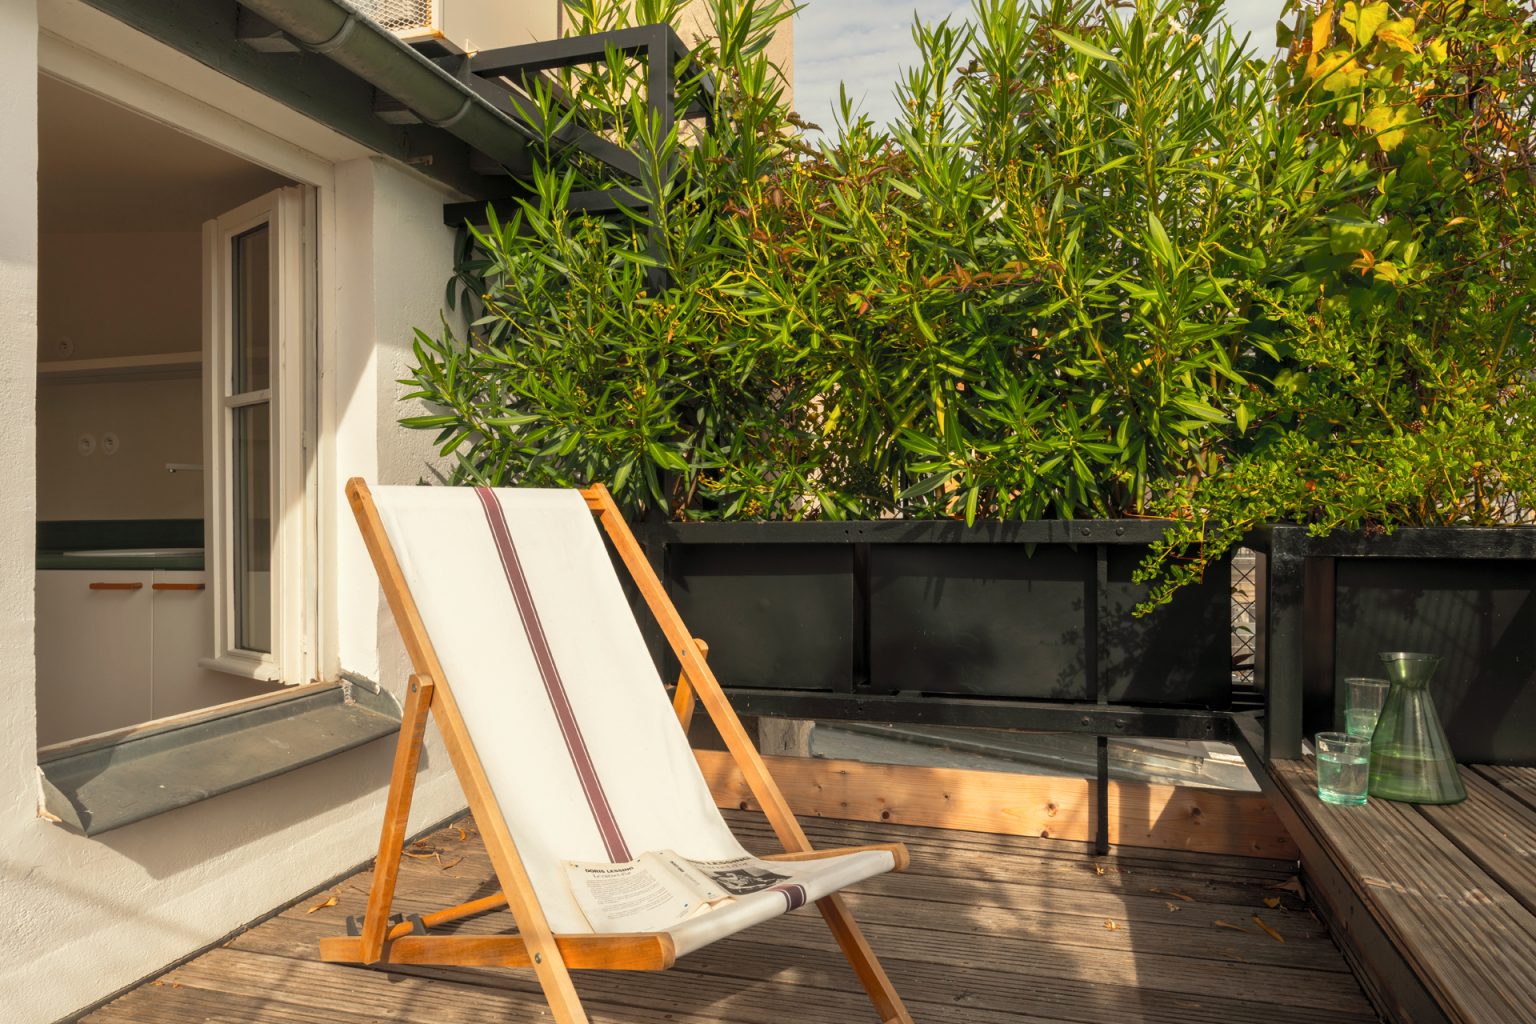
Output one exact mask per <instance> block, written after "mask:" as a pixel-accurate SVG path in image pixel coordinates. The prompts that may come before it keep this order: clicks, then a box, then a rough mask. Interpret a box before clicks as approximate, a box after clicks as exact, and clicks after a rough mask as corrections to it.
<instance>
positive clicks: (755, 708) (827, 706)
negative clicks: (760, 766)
mask: <svg viewBox="0 0 1536 1024" xmlns="http://www.w3.org/2000/svg"><path fill="white" fill-rule="evenodd" d="M726 695H727V696H728V697H730V699H731V704H732V705H733V706H734V707H735V708H736V711H737V713H739V714H742V715H756V716H762V717H779V718H811V719H817V718H819V719H828V720H842V721H850V720H851V721H860V722H890V723H897V724H902V725H953V726H968V727H972V728H982V729H1010V730H1014V731H1017V732H1065V733H1077V734H1079V735H1081V734H1087V735H1091V736H1128V737H1129V736H1134V737H1142V738H1147V739H1180V740H1210V741H1217V742H1225V741H1227V740H1229V739H1230V738H1231V733H1232V724H1231V716H1230V715H1228V714H1226V713H1224V712H1220V711H1202V710H1195V709H1188V708H1158V707H1144V706H1140V705H1134V706H1133V705H1129V704H1097V703H1094V704H1085V703H1072V702H1068V701H1061V702H1056V701H1022V700H976V699H967V698H954V697H944V698H943V699H935V698H932V697H924V696H921V695H919V694H895V695H890V696H881V695H874V694H846V693H828V692H808V691H804V690H757V689H735V688H727V690H726Z"/></svg>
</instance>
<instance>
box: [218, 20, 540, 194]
mask: <svg viewBox="0 0 1536 1024" xmlns="http://www.w3.org/2000/svg"><path fill="white" fill-rule="evenodd" d="M239 3H240V4H241V6H243V7H245V8H247V9H249V10H251V11H253V12H254V13H256V14H258V15H260V16H261V17H263V18H265V19H266V20H267V21H269V22H271V23H272V24H273V25H276V26H277V27H278V28H280V29H282V30H283V32H285V33H287V34H288V35H289V36H292V37H293V38H294V39H295V40H296V41H297V42H298V43H299V45H301V46H303V47H304V48H305V49H306V50H309V51H310V52H312V53H318V54H321V55H322V56H325V57H328V58H330V59H331V60H333V61H335V62H336V63H337V64H340V65H341V66H342V67H344V68H346V69H347V70H348V71H351V72H352V73H353V74H355V75H357V76H358V77H359V78H361V79H363V80H364V81H366V82H368V83H369V84H370V85H372V86H373V87H374V88H376V89H378V90H379V91H380V92H382V93H385V94H386V95H389V96H391V97H393V98H394V99H396V100H399V101H400V102H401V103H402V104H404V105H405V106H406V107H407V108H409V109H410V110H411V111H412V112H414V113H415V114H416V116H418V117H420V118H421V119H422V121H424V122H425V123H427V124H429V125H432V126H434V127H437V128H441V129H443V130H444V131H446V132H449V133H450V134H452V135H454V136H456V137H458V138H460V139H462V140H464V141H465V142H467V143H468V144H469V145H470V146H471V147H473V148H474V149H476V150H478V151H479V152H481V153H484V154H485V155H486V156H489V157H491V158H492V159H493V160H496V161H497V162H498V163H501V164H502V165H504V166H506V167H507V168H509V169H511V170H514V171H516V170H519V169H521V168H523V167H524V166H525V165H526V163H527V155H526V149H527V140H528V138H529V137H530V136H531V132H530V131H529V129H528V128H527V127H526V126H524V125H520V124H518V123H517V122H516V121H514V120H513V119H512V118H510V117H507V116H506V115H505V114H503V113H502V112H501V111H499V110H497V109H496V108H495V107H494V106H492V105H491V104H490V103H489V102H487V101H486V100H485V99H484V98H483V97H481V96H479V95H477V94H476V93H475V92H474V91H473V90H472V89H470V88H469V87H468V86H467V85H465V84H464V83H463V82H460V81H459V80H458V79H456V78H454V77H453V76H452V75H450V74H449V73H448V72H447V71H445V70H443V69H442V68H440V67H438V66H437V65H436V64H434V63H432V61H430V60H428V59H427V58H426V57H424V56H422V55H421V54H420V53H417V52H416V51H415V50H413V49H411V48H410V47H409V46H406V45H405V44H404V43H402V42H400V40H398V39H396V38H395V37H394V36H393V35H391V34H390V33H389V32H387V31H386V30H384V29H383V28H380V27H379V26H378V25H377V24H375V23H374V22H372V21H370V20H368V18H366V17H364V16H363V15H362V14H360V13H359V12H358V11H357V10H356V9H355V8H354V7H352V5H351V4H349V3H347V2H346V0H239Z"/></svg>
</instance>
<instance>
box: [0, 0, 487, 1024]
mask: <svg viewBox="0 0 1536 1024" xmlns="http://www.w3.org/2000/svg"><path fill="white" fill-rule="evenodd" d="M43 7H44V16H45V27H48V28H50V29H51V31H52V32H56V33H58V35H60V36H63V37H65V38H67V39H68V40H69V41H70V42H69V44H68V45H67V46H66V45H63V44H61V43H60V42H59V41H58V39H57V38H54V37H53V36H51V35H50V36H49V37H45V39H44V44H45V45H44V50H45V52H46V53H47V54H48V55H49V56H48V60H49V67H50V69H51V70H52V71H54V72H55V73H62V72H64V71H68V72H69V74H71V75H78V76H79V77H80V79H90V80H91V81H92V82H94V84H95V87H96V88H98V89H99V90H101V91H104V92H110V94H111V95H113V96H114V97H116V98H118V99H119V100H120V101H122V102H133V101H135V100H144V101H146V102H148V101H151V100H153V101H154V102H155V103H156V104H163V109H162V113H164V114H165V116H167V117H170V116H171V114H172V113H174V114H175V118H176V119H177V120H179V121H180V122H181V123H191V124H195V125H197V126H199V127H200V131H201V133H202V134H204V135H205V137H208V138H210V139H214V140H218V139H222V140H223V141H224V142H225V143H226V144H228V145H231V146H233V145H234V143H235V141H236V140H258V141H260V142H261V145H260V146H259V148H260V149H261V151H262V153H263V154H265V159H266V160H267V162H269V164H270V165H272V166H273V167H274V169H275V170H278V171H280V172H282V173H284V174H287V175H289V176H290V177H293V178H295V179H297V180H302V181H307V182H310V183H312V184H315V185H317V186H319V187H320V188H321V190H322V191H321V206H322V211H323V212H322V220H323V221H324V222H325V224H326V228H325V230H326V237H327V238H330V239H334V241H333V242H332V243H331V244H329V245H327V244H325V243H322V259H323V261H324V263H323V265H322V268H321V289H322V291H321V295H320V305H321V315H322V320H323V326H322V339H323V344H322V347H323V349H324V352H325V357H324V358H325V359H326V360H327V362H326V365H325V368H324V371H325V372H324V379H323V381H322V391H323V394H324V396H326V397H324V398H323V399H322V401H323V402H324V403H326V404H327V408H326V409H325V410H324V411H323V412H322V415H323V417H324V421H325V422H330V423H332V424H333V425H334V426H335V427H336V437H335V442H334V445H333V444H332V442H331V440H330V439H328V438H327V439H322V455H323V456H325V457H327V463H328V468H327V470H326V473H325V476H326V478H327V481H328V483H327V485H326V486H328V487H330V486H332V485H336V486H339V484H337V481H338V480H344V479H345V476H346V475H348V474H350V473H352V472H355V471H363V472H366V473H367V475H368V476H369V477H370V478H377V477H378V476H379V475H380V474H383V475H384V476H385V478H386V479H387V480H389V481H391V482H396V481H404V480H414V479H415V478H416V477H417V476H418V475H419V474H420V472H421V469H420V467H421V466H422V465H423V463H424V454H425V453H426V452H427V450H428V449H427V447H426V442H427V441H429V440H430V438H429V437H427V436H424V435H418V434H414V433H407V432H404V431H401V430H399V429H398V428H394V427H392V426H391V424H392V423H393V421H394V419H395V418H396V417H397V416H398V415H399V413H398V411H397V409H396V408H395V407H394V401H393V400H394V396H395V395H396V394H397V393H398V389H397V385H395V384H393V382H392V379H391V378H392V377H393V376H394V375H396V373H397V368H398V367H399V366H400V365H401V362H402V360H403V358H404V357H403V355H402V353H403V352H404V351H406V350H408V346H409V334H408V332H407V330H406V328H407V327H408V325H411V324H414V323H429V324H430V323H432V322H433V321H434V320H435V317H436V310H437V305H438V298H439V296H440V295H441V292H442V285H443V280H444V274H445V272H446V269H447V262H446V260H447V254H448V252H449V251H450V238H451V236H450V233H449V232H448V230H447V229H446V228H443V227H442V225H441V206H442V203H443V201H444V199H445V198H446V197H445V196H444V195H443V194H442V193H441V192H440V191H438V190H437V189H436V188H434V187H432V186H429V185H426V184H423V183H422V182H421V181H419V180H418V179H416V178H414V177H412V176H411V175H410V174H409V173H407V172H404V171H401V170H395V169H392V168H388V167H382V166H375V165H374V164H373V163H372V161H370V160H368V159H366V158H365V153H364V152H363V151H361V150H360V149H359V147H356V146H355V145H353V144H351V143H349V142H347V141H346V140H344V139H341V138H340V137H339V136H334V135H333V134H331V133H329V132H328V131H325V130H323V129H320V128H318V126H315V125H313V124H312V123H308V122H304V123H296V122H295V121H294V120H293V118H294V115H292V114H291V113H290V112H287V111H285V110H282V109H281V108H279V107H277V105H276V104H274V103H272V102H271V101H268V100H265V99H264V98H262V97H259V96H256V95H255V94H248V93H242V92H240V90H238V89H237V90H235V91H234V92H233V93H231V83H230V82H229V80H228V79H223V78H221V77H220V76H218V75H217V74H216V73H215V72H212V71H211V70H209V69H207V68H204V67H202V66H201V65H197V64H196V63H195V62H193V61H190V60H187V59H185V58H181V57H179V56H178V55H176V54H174V53H171V52H170V51H167V50H164V49H163V48H161V47H158V46H157V45H155V44H152V43H150V42H149V41H147V40H145V39H144V38H143V37H140V36H135V35H133V34H132V33H129V32H128V30H126V29H124V28H123V27H122V26H120V25H118V24H117V23H115V22H111V21H110V19H107V18H105V16H103V15H100V14H98V13H97V12H95V11H93V10H90V9H89V8H86V7H85V6H84V5H82V4H79V3H76V2H74V0H43ZM125 33H126V34H125ZM37 38H38V36H37V22H36V10H35V8H34V0H4V2H0V138H4V139H6V140H7V144H6V152H5V159H4V160H3V161H0V389H3V393H4V394H5V395H6V396H7V399H8V402H9V406H8V408H9V413H8V415H7V416H5V417H0V452H3V453H5V454H4V458H5V459H6V465H5V470H6V486H5V487H4V488H0V906H4V907H5V908H6V910H7V927H6V928H4V929H0V993H3V994H4V998H5V1017H6V1019H7V1020H8V1021H15V1022H17V1024H46V1022H51V1021H55V1020H58V1019H59V1018H61V1017H64V1016H66V1015H68V1014H70V1013H72V1012H73V1011H75V1010H77V1009H79V1008H81V1007H83V1006H86V1005H89V1004H91V1003H93V1002H95V1001H97V1000H99V999H101V998H103V997H105V996H108V995H110V994H111V993H113V992H114V991H116V990H118V989H120V988H122V987H124V986H127V985H131V984H133V983H134V982H136V981H138V980H140V979H142V978H144V977H145V976H147V975H149V974H151V973H153V972H155V971H157V970H158V969H159V968H161V967H163V966H164V965H166V964H168V963H171V962H172V961H174V960H176V959H179V958H180V957H183V956H185V955H186V954H188V953H190V952H192V951H194V950H196V949H198V948H200V947H202V946H204V945H206V944H208V943H210V942H212V941H214V940H216V939H217V938H219V937H220V936H222V935H224V934H226V933H227V932H229V931H230V930H232V929H234V928H237V927H239V926H240V925H241V924H243V923H245V922H247V921H250V920H252V919H254V918H256V917H259V916H261V915H263V914H265V913H266V912H268V911H270V910H271V909H272V908H273V907H274V906H276V905H277V904H279V903H283V902H286V901H288V900H290V899H292V898H293V897H294V896H296V895H297V894H299V893H300V892H302V891H304V890H306V889H308V888H312V887H314V886H316V885H319V884H321V883H323V882H325V881H327V880H328V879H330V878H332V877H334V876H336V875H337V874H339V873H341V872H343V871H346V870H348V869H350V868H352V867H353V866H355V865H359V864H361V863H363V862H365V861H367V860H369V859H370V858H371V856H372V853H373V850H374V848H375V847H376V845H377V841H378V839H377V837H378V827H379V823H380V818H381V814H382V803H383V796H384V793H383V787H384V785H385V784H386V782H387V779H388V775H389V765H390V760H391V757H392V753H393V750H392V743H391V741H387V740H386V741H381V742H378V743H374V744H372V745H370V746H368V747H366V748H363V749H360V750H356V751H352V752H350V753H347V754H343V755H340V756H338V757H335V758H332V759H330V760H328V761H326V762H324V763H321V764H317V765H311V766H309V767H307V768H303V769H300V770H299V771H296V772H292V773H289V774H287V775H285V776H282V777H280V778H276V779H271V780H268V781H266V782H263V783H259V784H257V785H254V786H249V787H246V788H244V789H242V790H238V791H236V792H233V793H228V794H225V795H224V796H220V797H217V798H214V799H212V800H207V801H204V802H202V803H199V804H195V805H192V806H190V807H185V808H181V809H179V810H176V811H172V812H170V813H168V814H164V815H160V816H158V817H156V818H152V819H149V820H147V821H143V822H139V823H137V824H134V825H130V826H127V827H125V828H122V829H119V830H116V831H114V832H110V833H107V834H105V835H102V836H98V837H96V838H93V839H87V838H84V837H81V836H76V835H72V834H70V833H68V832H66V831H65V830H64V829H62V828H60V827H59V826H57V825H53V824H50V823H48V822H46V821H44V820H42V819H41V818H39V817H38V815H37V793H38V786H37V774H36V773H37V769H36V748H35V741H34V738H33V737H34V735H35V729H36V721H35V718H36V710H35V701H34V664H33V654H32V629H33V607H32V590H33V574H32V563H33V545H34V536H33V531H34V528H35V519H36V507H35V501H34V482H35V466H34V460H33V452H34V446H35V444H36V438H35V426H36V422H35V419H34V416H33V410H34V408H35V394H36V392H35V382H36V358H37V348H38V338H37V295H36V268H37V218H36V210H37V198H36V150H35V146H34V140H35V139H36V136H37V124H36V109H37V107H36V92H35V90H36V81H37ZM89 47H94V48H96V49H97V51H98V52H100V53H110V54H111V55H112V59H111V60H110V61H107V60H100V61H98V60H96V59H94V58H93V59H86V58H87V56H88V55H87V54H85V53H84V52H83V50H84V49H86V48H89ZM128 64H134V65H136V66H138V67H139V69H140V70H139V71H138V72H128V71H125V70H124V68H123V66H124V65H128ZM141 78H142V80H141ZM82 84H86V83H84V82H82ZM166 85H174V87H175V89H176V90H177V91H176V93H175V94H174V95H172V94H171V93H169V92H167V91H166V90H165V86H166ZM178 96H179V97H180V98H177V97H178ZM189 96H190V97H201V98H202V99H196V100H194V99H188V98H187V97H189ZM214 97H217V98H218V100H219V102H220V104H221V107H222V108H223V109H219V108H214V107H209V106H207V105H206V103H204V102H203V101H204V100H208V99H210V98H214ZM229 111H239V113H240V115H241V116H243V117H245V118H246V119H247V120H248V121H250V122H254V123H256V124H260V125H262V126H263V127H264V128H265V129H266V130H267V131H269V132H273V133H274V134H273V135H272V136H271V137H263V136H262V134H261V132H259V131H257V130H256V129H254V128H252V127H250V126H249V125H248V124H244V123H242V122H241V121H239V119H237V118H236V117H232V116H231V115H230V113H229ZM300 142H302V143H303V144H304V145H306V146H308V147H309V148H308V149H307V150H303V151H300V150H298V149H297V144H298V143H300ZM247 155H255V154H247ZM332 168H336V170H335V171H334V173H333V170H332ZM376 259H377V261H378V266H380V267H387V268H389V269H388V271H387V273H381V274H379V275H378V276H376V275H375V274H374V272H373V271H372V269H371V268H372V267H374V266H375V260H376ZM348 261H353V262H348ZM375 346H377V347H378V350H379V351H378V352H377V353H375V352H374V349H375ZM345 510H346V505H345V503H344V502H336V501H335V500H334V495H332V497H331V499H330V501H329V503H328V504H327V506H326V512H325V514H326V515H327V516H328V517H329V521H328V523H327V530H328V532H329V533H331V534H332V536H333V540H332V544H333V549H332V550H333V551H334V545H335V544H336V543H337V541H336V540H335V539H334V538H335V537H336V536H339V535H341V528H342V527H345V529H346V530H348V531H352V532H355V530H354V528H353V527H352V526H351V525H350V523H343V522H341V521H340V519H339V516H340V515H341V514H344V513H345ZM346 536H347V539H348V543H351V540H350V534H347V535H346ZM342 562H343V560H342V559H341V558H340V557H339V556H336V555H332V556H330V557H328V558H327V559H326V560H325V561H324V562H323V563H322V574H329V575H331V577H332V578H333V579H334V581H335V589H334V593H333V595H332V598H331V604H332V605H333V606H335V607H343V608H347V609H349V610H356V611H357V612H358V621H356V622H354V621H353V620H352V619H347V620H345V621H338V622H336V623H335V628H336V629H337V630H338V634H337V635H335V636H333V637H332V638H331V640H330V642H332V643H333V644H336V645H338V646H339V648H340V649H341V650H342V651H345V652H346V655H345V658H348V659H354V662H353V663H349V665H348V667H354V664H356V663H371V664H373V665H376V666H379V677H380V678H382V679H383V680H384V681H385V683H386V684H387V685H388V686H389V687H390V688H391V689H392V690H393V691H394V692H395V693H396V694H398V693H399V692H400V691H401V688H402V684H403V673H402V665H403V662H402V659H401V657H400V656H399V654H398V642H397V641H394V640H392V639H390V640H387V641H386V647H387V649H388V652H389V653H387V654H386V655H385V657H384V658H382V659H381V658H380V657H379V656H378V653H377V650H376V644H377V642H378V641H377V637H378V636H379V635H381V633H382V634H383V635H385V636H387V637H392V636H393V630H392V627H382V628H381V625H380V622H381V620H380V614H381V610H382V603H381V601H380V599H379V593H378V589H377V586H376V584H375V582H374V579H373V574H372V571H371V570H370V569H368V568H367V567H366V566H364V565H359V564H357V560H356V559H355V558H352V559H350V560H347V561H345V564H341V563H342ZM354 626H355V627H356V628H353V627H354ZM342 627H345V628H342ZM429 736H430V737H431V745H430V746H429V748H428V753H427V757H426V762H425V768H424V771H423V774H422V777H421V781H420V783H419V785H418V788H417V797H416V801H415V805H414V812H413V814H412V827H413V828H419V827H424V826H425V825H427V824H430V823H431V822H433V821H436V820H438V819H441V818H443V817H445V816H447V815H449V814H452V813H455V812H456V811H457V810H459V809H460V808H461V807H462V806H463V797H462V795H461V793H460V790H459V787H458V784H457V781H456V780H455V779H454V778H453V777H452V775H451V773H449V772H448V771H447V768H448V765H447V758H446V757H445V756H444V755H443V753H442V750H441V747H440V745H439V743H438V741H437V739H436V731H435V728H434V729H432V730H429Z"/></svg>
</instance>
